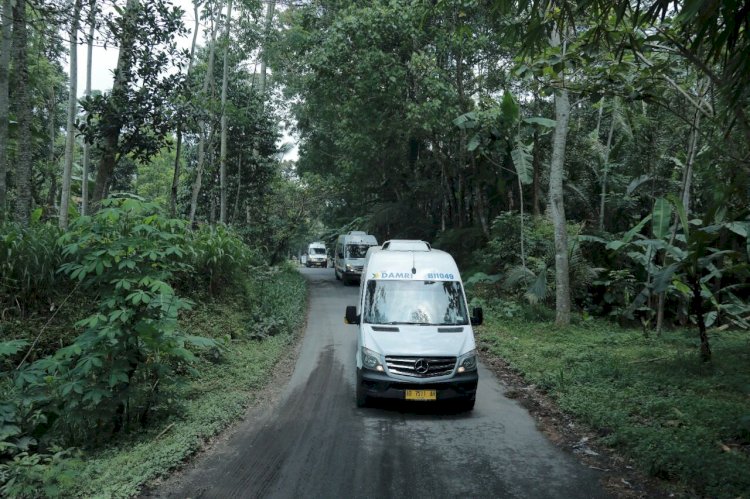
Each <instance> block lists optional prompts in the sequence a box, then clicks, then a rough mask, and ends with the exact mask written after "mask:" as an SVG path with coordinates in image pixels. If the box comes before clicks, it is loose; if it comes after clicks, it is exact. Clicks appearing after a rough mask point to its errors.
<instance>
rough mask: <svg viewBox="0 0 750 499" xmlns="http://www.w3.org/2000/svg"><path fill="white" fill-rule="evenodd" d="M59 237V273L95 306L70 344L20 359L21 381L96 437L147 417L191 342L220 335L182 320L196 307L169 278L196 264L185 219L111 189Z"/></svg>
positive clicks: (62, 423) (58, 414) (71, 425)
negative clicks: (189, 259)
mask: <svg viewBox="0 0 750 499" xmlns="http://www.w3.org/2000/svg"><path fill="white" fill-rule="evenodd" d="M60 244H61V245H62V247H63V254H64V256H65V257H66V258H67V259H68V262H67V263H65V264H63V265H62V267H61V269H60V270H61V272H62V273H64V274H65V275H67V276H68V277H69V278H70V279H72V280H73V281H77V282H79V283H80V287H81V288H82V290H83V291H84V292H87V293H89V294H90V295H92V296H94V295H97V296H98V309H97V310H96V312H95V313H93V314H92V315H90V316H89V317H87V318H85V319H83V320H81V321H79V322H78V323H77V327H79V328H82V329H83V332H82V334H80V335H79V336H78V337H77V338H76V339H75V341H74V342H73V343H72V344H70V345H67V346H65V347H63V348H60V349H59V350H58V351H57V352H56V353H55V354H54V355H53V356H50V357H47V358H43V359H40V360H38V361H36V362H34V363H33V364H32V365H30V366H25V367H24V368H22V369H21V370H20V371H19V372H18V377H17V381H16V383H17V385H18V386H19V387H21V388H23V389H25V390H26V391H27V392H28V393H34V394H36V396H37V397H38V400H41V401H43V402H45V404H44V407H45V409H46V411H47V412H48V413H50V414H51V415H52V417H54V418H57V427H58V428H59V429H60V430H62V432H63V434H64V435H66V436H67V437H68V438H69V440H70V441H73V442H77V441H83V440H85V439H88V440H89V442H90V437H91V436H92V435H96V438H97V439H102V438H106V437H107V436H108V435H110V434H112V433H116V432H119V431H121V430H123V429H126V428H127V427H128V426H129V425H132V424H140V423H143V422H144V421H145V420H146V419H147V418H148V417H149V416H150V414H151V412H152V410H153V409H154V407H155V406H156V405H157V404H159V403H160V400H161V399H162V397H161V393H163V392H164V391H167V390H169V387H170V385H171V384H172V383H175V382H177V381H178V380H179V373H181V372H184V371H185V370H186V369H188V365H189V363H190V362H191V361H192V360H193V359H194V356H193V354H192V353H191V352H190V351H189V350H188V349H187V348H186V346H187V345H188V344H193V345H198V346H209V345H211V346H213V345H214V342H213V340H209V339H205V338H198V337H192V336H189V335H187V334H185V333H184V332H182V331H180V330H179V329H178V327H177V317H178V314H179V312H180V311H181V310H186V309H188V308H190V306H191V303H190V302H189V301H187V300H185V299H182V298H180V297H179V296H177V295H176V294H175V292H174V289H173V288H172V286H171V285H170V283H169V282H170V280H171V279H172V278H173V275H174V274H175V273H176V272H186V271H189V270H190V267H189V265H188V264H187V263H186V262H185V260H186V254H187V253H188V248H189V245H188V238H187V236H186V228H185V222H183V221H180V220H171V219H167V218H165V217H163V216H162V215H161V214H160V213H159V211H158V207H157V206H156V205H155V204H152V203H145V202H142V201H140V200H138V199H133V198H113V199H109V200H106V201H105V202H104V203H103V207H102V209H101V210H100V211H99V212H97V213H96V215H94V216H91V217H88V216H86V217H80V218H79V219H77V220H76V221H75V222H74V224H73V225H72V226H71V229H70V230H69V231H68V232H67V233H66V234H64V235H63V236H62V237H61V238H60Z"/></svg>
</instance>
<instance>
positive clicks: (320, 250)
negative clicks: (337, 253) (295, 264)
mask: <svg viewBox="0 0 750 499" xmlns="http://www.w3.org/2000/svg"><path fill="white" fill-rule="evenodd" d="M309 253H310V254H311V255H325V254H326V249H325V248H310V252H309Z"/></svg>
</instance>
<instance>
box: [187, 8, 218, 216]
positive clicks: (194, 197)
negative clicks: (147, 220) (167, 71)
mask: <svg viewBox="0 0 750 499" xmlns="http://www.w3.org/2000/svg"><path fill="white" fill-rule="evenodd" d="M215 54H216V23H215V22H214V19H213V11H212V12H211V47H210V49H209V51H208V67H207V68H206V77H205V79H204V80H203V98H204V99H206V98H208V89H209V86H210V84H211V79H212V78H213V72H214V57H215ZM207 128H208V126H207V124H206V120H205V119H201V121H200V129H201V136H200V141H199V142H198V164H197V165H196V167H195V169H196V174H195V182H194V183H193V192H192V194H191V196H190V226H191V227H192V226H193V225H194V224H195V213H196V211H197V210H198V195H199V194H200V191H201V182H202V177H203V167H204V163H205V161H206V140H207V139H210V138H212V137H213V129H212V130H211V134H210V136H209V137H207V136H206V135H207V131H206V130H207ZM209 142H210V140H209Z"/></svg>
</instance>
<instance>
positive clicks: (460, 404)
mask: <svg viewBox="0 0 750 499" xmlns="http://www.w3.org/2000/svg"><path fill="white" fill-rule="evenodd" d="M476 401H477V399H476V398H473V397H472V398H470V399H461V400H459V401H457V402H456V409H458V411H459V412H471V411H472V410H473V409H474V404H475V403H476Z"/></svg>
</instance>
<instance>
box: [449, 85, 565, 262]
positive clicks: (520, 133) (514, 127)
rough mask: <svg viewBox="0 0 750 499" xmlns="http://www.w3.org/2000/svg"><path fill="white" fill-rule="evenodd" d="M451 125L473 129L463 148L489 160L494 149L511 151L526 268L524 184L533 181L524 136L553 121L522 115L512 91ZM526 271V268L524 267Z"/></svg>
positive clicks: (528, 146)
mask: <svg viewBox="0 0 750 499" xmlns="http://www.w3.org/2000/svg"><path fill="white" fill-rule="evenodd" d="M453 124H454V125H456V126H457V127H458V128H460V129H461V130H466V131H468V130H473V131H474V134H473V135H472V136H471V138H470V139H469V141H468V143H467V146H466V149H467V150H468V151H469V152H475V151H476V152H478V153H480V154H482V155H483V156H484V157H486V158H488V159H489V160H490V162H493V163H495V162H494V161H492V159H491V156H492V154H493V150H494V151H496V150H497V149H501V150H503V151H509V152H510V158H511V161H512V163H513V168H514V170H515V171H514V173H515V174H516V178H517V179H518V193H519V196H520V202H519V206H520V209H521V248H520V249H521V265H522V267H523V268H524V269H526V251H525V248H524V237H523V231H524V226H523V225H524V214H523V205H524V202H523V186H524V185H529V184H531V183H532V181H533V177H534V166H533V156H532V154H533V144H529V143H526V142H524V137H528V136H530V135H533V130H534V127H540V128H542V129H544V130H550V129H553V128H554V127H555V120H551V119H549V118H543V117H539V116H534V117H523V116H522V114H521V106H520V105H519V103H518V100H517V99H516V98H515V97H514V96H513V94H512V93H510V92H509V91H506V92H505V93H504V94H503V97H502V98H501V99H500V100H499V101H498V102H495V101H492V105H490V106H488V107H487V108H486V109H482V110H479V111H471V112H468V113H465V114H462V115H461V116H459V117H458V118H456V119H455V120H453ZM527 270H528V269H527Z"/></svg>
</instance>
